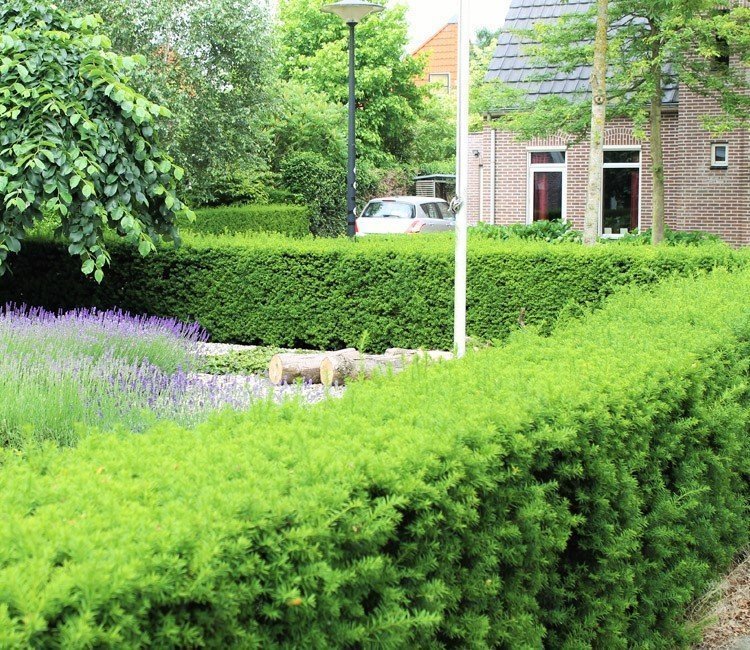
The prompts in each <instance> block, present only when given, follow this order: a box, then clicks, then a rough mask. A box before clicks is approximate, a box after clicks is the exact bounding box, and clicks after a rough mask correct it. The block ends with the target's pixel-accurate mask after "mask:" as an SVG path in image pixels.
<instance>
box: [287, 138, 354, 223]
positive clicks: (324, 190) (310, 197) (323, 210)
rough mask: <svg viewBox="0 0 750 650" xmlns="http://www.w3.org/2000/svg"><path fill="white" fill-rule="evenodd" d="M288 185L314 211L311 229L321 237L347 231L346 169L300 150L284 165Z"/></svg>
mask: <svg viewBox="0 0 750 650" xmlns="http://www.w3.org/2000/svg"><path fill="white" fill-rule="evenodd" d="M281 176H282V180H283V184H284V188H285V189H286V190H288V191H289V192H291V193H292V194H294V195H296V196H297V198H298V200H299V201H300V202H301V203H302V204H303V205H306V206H307V207H308V208H310V210H311V213H312V214H311V226H310V230H311V231H312V233H313V234H314V235H318V236H320V237H337V236H339V235H343V234H344V233H345V232H346V168H345V167H339V166H335V165H333V164H332V163H331V162H330V161H329V160H328V159H326V158H325V157H323V156H322V155H320V154H318V153H314V152H305V153H296V154H292V155H291V156H289V157H288V158H286V159H285V160H284V161H283V162H282V164H281Z"/></svg>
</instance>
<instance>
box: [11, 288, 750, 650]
mask: <svg viewBox="0 0 750 650" xmlns="http://www.w3.org/2000/svg"><path fill="white" fill-rule="evenodd" d="M748 295H750V274H748V273H742V274H734V275H732V276H730V275H728V274H726V273H717V274H714V275H713V276H712V277H710V278H703V279H701V280H699V281H697V282H696V281H693V282H687V281H680V282H674V283H670V284H669V285H668V286H665V287H662V288H659V289H658V290H657V291H656V293H655V295H653V296H641V295H638V293H637V292H635V291H629V292H626V293H624V294H623V295H620V296H618V297H617V298H615V299H613V301H611V302H610V303H609V305H608V307H607V308H606V309H604V310H602V311H600V312H598V313H597V314H595V315H593V316H592V317H590V318H588V319H587V320H585V321H584V322H581V323H578V322H577V323H574V324H571V325H570V326H568V327H567V328H565V329H563V330H562V331H560V332H558V333H557V334H556V335H554V336H553V337H551V338H548V339H544V338H540V337H539V336H537V335H535V334H532V333H529V332H522V333H519V334H517V335H516V336H514V337H513V338H512V339H511V341H510V342H509V343H508V345H507V347H505V348H504V349H490V350H487V351H483V352H481V353H477V354H475V355H470V356H469V357H468V358H466V359H464V360H462V361H460V362H456V363H441V364H438V365H432V366H425V365H423V364H417V366H415V367H412V368H410V369H409V370H407V371H406V372H404V373H402V374H401V375H399V376H398V377H395V378H392V379H381V380H375V381H374V382H371V383H368V384H357V385H354V386H352V387H350V388H349V389H348V391H347V394H346V395H345V396H344V397H343V398H342V399H341V400H331V401H329V402H327V403H324V404H320V405H317V406H315V407H312V408H304V407H302V406H301V405H294V404H288V405H286V406H284V407H283V408H273V407H270V406H263V407H259V408H255V409H254V410H252V411H251V412H250V413H248V414H246V415H244V416H238V415H223V416H222V417H221V418H218V417H217V418H215V419H213V420H212V421H211V422H209V423H207V424H206V425H201V426H199V427H197V428H196V429H195V430H192V431H191V430H184V429H180V428H178V427H176V426H165V425H162V426H160V427H158V428H156V429H154V430H153V431H152V432H150V433H147V434H145V435H142V436H128V437H121V438H116V437H113V436H101V435H97V436H90V437H89V438H88V439H86V440H84V441H83V442H82V443H81V445H80V447H78V448H77V449H75V450H72V451H67V452H65V453H59V452H53V451H52V450H50V449H41V450H39V451H29V452H27V453H25V454H24V455H20V456H19V455H14V454H10V453H7V454H5V456H4V457H3V458H2V469H0V510H1V511H2V512H3V517H2V520H1V522H0V585H2V589H0V645H3V646H5V647H71V648H72V647H100V648H103V647H211V648H225V647H259V648H277V647H290V648H291V647H296V648H355V647H358V648H374V647H379V648H443V647H461V648H520V647H534V648H538V647H542V645H544V646H545V647H550V648H584V647H597V648H613V649H617V648H623V649H624V648H629V647H639V648H646V647H648V648H672V647H675V646H679V645H683V644H684V643H685V642H686V638H685V634H686V632H685V630H684V629H683V628H682V625H683V623H682V621H683V620H684V619H683V612H684V608H685V606H686V604H687V603H689V602H690V601H691V599H693V598H694V597H695V596H696V595H698V594H700V593H701V591H702V590H703V589H704V588H705V586H706V584H707V581H709V580H710V579H711V578H712V577H713V576H715V575H716V574H717V571H719V570H721V569H722V568H723V567H726V565H727V563H728V562H729V560H730V559H731V556H732V553H733V551H735V550H736V549H738V548H739V547H741V546H742V545H743V544H745V543H746V542H747V541H748V511H747V508H748V479H750V462H749V459H750V448H749V440H750V439H749V438H748V436H747V430H748V427H749V426H750V417H749V413H748V404H749V401H748V397H749V396H748V385H747V372H748V356H749V354H750V327H748V300H747V296H748Z"/></svg>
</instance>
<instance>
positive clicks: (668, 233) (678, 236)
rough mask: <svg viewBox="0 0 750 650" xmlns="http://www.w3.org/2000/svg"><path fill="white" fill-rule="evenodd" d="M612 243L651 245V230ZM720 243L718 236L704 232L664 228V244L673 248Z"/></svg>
mask: <svg viewBox="0 0 750 650" xmlns="http://www.w3.org/2000/svg"><path fill="white" fill-rule="evenodd" d="M610 241H616V242H620V243H623V244H641V245H649V244H651V228H647V229H646V230H643V231H642V232H638V231H635V232H632V233H630V234H628V235H625V236H624V237H621V238H619V239H615V240H610ZM720 241H722V239H721V237H719V236H718V235H714V234H713V233H710V232H705V231H703V230H690V231H683V230H672V229H671V228H664V243H665V244H668V245H671V246H675V245H686V246H699V245H702V244H715V243H717V242H720Z"/></svg>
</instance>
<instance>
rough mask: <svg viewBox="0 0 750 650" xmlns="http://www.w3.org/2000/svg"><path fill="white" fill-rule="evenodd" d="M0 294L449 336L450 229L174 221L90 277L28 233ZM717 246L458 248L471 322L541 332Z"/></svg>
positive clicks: (211, 322) (300, 330)
mask: <svg viewBox="0 0 750 650" xmlns="http://www.w3.org/2000/svg"><path fill="white" fill-rule="evenodd" d="M27 249H28V251H27V252H26V253H22V254H21V255H20V256H19V258H18V259H17V260H15V263H14V267H13V268H14V271H15V275H14V277H12V278H8V279H3V280H1V281H0V300H15V301H17V302H26V303H28V304H37V305H45V306H47V307H49V308H70V307H78V306H91V305H95V306H98V307H111V306H118V307H122V308H124V309H128V310H129V311H131V312H134V313H147V314H158V315H161V316H171V317H174V318H177V319H179V320H182V321H193V320H197V321H198V322H200V323H201V325H202V326H203V327H205V328H206V329H207V330H208V331H209V333H210V334H211V337H212V339H213V340H215V341H224V342H236V343H248V344H255V343H263V344H266V345H273V346H278V347H300V348H301V347H309V348H316V349H332V348H336V347H349V346H354V347H356V346H357V344H358V341H359V340H360V338H361V337H362V335H363V334H364V333H367V335H368V336H367V339H368V342H369V343H368V349H370V350H373V351H382V350H384V349H385V348H387V347H391V346H395V347H407V348H413V347H426V348H442V349H450V348H451V346H452V340H453V336H452V328H453V275H454V271H453V239H452V237H450V236H446V237H442V236H438V235H429V236H425V237H408V236H401V237H382V238H380V237H369V238H367V237H364V238H361V239H358V240H357V241H355V242H350V241H348V240H346V239H337V240H330V239H316V240H313V239H307V240H305V239H288V238H284V237H281V236H271V235H263V236H257V235H255V236H236V237H197V236H189V235H187V234H186V235H185V244H184V245H183V246H182V247H181V248H179V249H178V250H171V249H167V248H164V249H161V250H159V254H158V255H155V256H152V257H149V258H148V259H146V260H142V259H140V257H139V256H138V255H135V254H133V253H132V252H131V251H130V250H129V249H128V248H126V247H124V246H120V247H115V248H113V263H112V267H111V268H110V270H109V271H108V273H107V275H108V276H110V277H107V278H105V280H104V282H103V283H102V284H101V285H97V284H96V283H94V282H88V281H86V280H85V279H84V278H82V277H81V276H80V273H79V272H78V270H77V269H76V268H75V266H74V265H71V264H70V263H69V262H68V261H67V260H66V259H65V255H64V253H65V251H64V250H62V249H61V248H60V246H59V245H56V244H54V243H52V242H49V241H46V242H45V241H36V242H29V243H28V244H27ZM746 259H747V257H746V256H745V255H744V254H743V253H741V252H737V251H733V250H732V249H730V248H728V247H726V246H702V247H697V248H688V247H651V246H643V247H641V246H598V247H595V248H594V249H588V248H585V247H583V246H579V245H574V244H560V245H556V246H550V245H548V244H546V243H543V242H526V241H518V240H509V241H504V242H498V241H488V240H482V239H474V240H472V242H471V246H470V252H469V282H468V331H469V334H471V335H473V336H476V337H478V338H480V339H483V340H487V339H490V340H491V339H502V338H504V337H506V336H507V335H508V333H509V332H511V331H512V330H514V329H517V328H518V324H519V318H520V317H521V316H522V313H523V316H522V318H521V320H522V321H523V322H525V324H526V325H533V326H536V327H539V328H541V330H542V331H543V332H549V331H550V330H551V329H552V327H553V326H554V325H555V323H556V322H557V321H558V319H559V318H561V317H562V316H567V315H570V314H578V313H580V311H581V309H582V308H583V309H588V308H589V307H596V306H598V305H600V304H601V303H602V301H603V300H604V299H605V298H606V297H607V296H609V295H611V294H612V293H613V292H614V291H616V290H617V289H618V288H620V287H623V286H625V285H628V284H631V283H636V284H651V283H655V282H657V281H659V280H661V279H663V278H665V277H668V276H670V275H671V274H673V273H681V274H691V273H694V272H696V271H697V270H701V269H711V268H714V267H716V266H724V267H728V268H735V267H738V266H741V265H744V263H745V260H746Z"/></svg>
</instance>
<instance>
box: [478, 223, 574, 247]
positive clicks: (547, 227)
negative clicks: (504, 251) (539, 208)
mask: <svg viewBox="0 0 750 650" xmlns="http://www.w3.org/2000/svg"><path fill="white" fill-rule="evenodd" d="M472 235H474V236H478V237H485V238H487V239H530V240H536V241H546V242H549V243H551V244H559V243H561V242H578V243H580V242H581V241H583V236H582V234H581V233H580V232H578V231H577V230H573V226H571V225H570V222H568V221H558V220H553V221H535V222H533V223H531V224H528V225H527V224H521V223H518V224H513V225H510V226H492V225H490V224H488V223H482V222H480V223H478V224H477V225H476V226H474V227H473V228H472Z"/></svg>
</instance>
